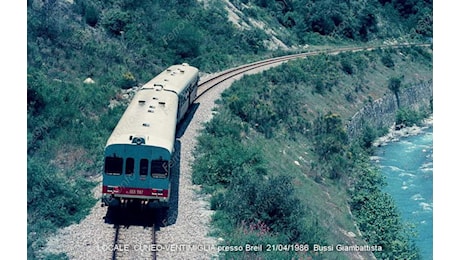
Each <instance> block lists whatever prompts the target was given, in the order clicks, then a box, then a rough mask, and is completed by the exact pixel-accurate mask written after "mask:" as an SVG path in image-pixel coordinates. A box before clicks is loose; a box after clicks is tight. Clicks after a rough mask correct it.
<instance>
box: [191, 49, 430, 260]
mask: <svg viewBox="0 0 460 260" xmlns="http://www.w3.org/2000/svg"><path fill="white" fill-rule="evenodd" d="M430 51H431V50H430V49H428V48H426V49H425V48H418V47H416V48H403V49H398V50H392V51H389V50H375V51H371V52H362V53H359V52H357V53H342V54H338V55H334V56H330V55H319V56H315V57H308V58H306V59H303V60H297V61H292V62H289V63H287V64H284V65H281V66H279V67H276V68H274V69H271V70H269V71H266V72H263V73H261V74H257V75H251V76H245V77H243V78H242V79H241V80H239V81H237V82H235V83H234V84H233V85H232V87H231V88H230V89H228V90H226V91H224V93H223V94H222V98H221V100H219V101H218V102H217V103H218V107H217V108H216V111H215V115H214V117H213V119H212V120H211V121H209V122H208V123H206V124H205V127H204V130H203V131H202V133H201V136H200V137H199V139H198V146H197V148H196V150H195V156H196V159H195V161H194V164H193V181H194V183H196V184H200V185H201V186H202V188H203V191H204V192H206V193H209V194H211V195H212V198H211V208H212V209H213V210H215V211H216V212H215V214H214V217H213V224H214V226H215V231H214V234H213V235H215V236H217V237H219V238H222V240H221V244H222V245H242V246H244V245H245V244H262V245H264V246H266V245H270V244H273V243H274V244H296V245H310V247H313V246H314V245H336V244H343V243H345V241H348V242H349V243H351V244H361V245H365V244H369V245H379V246H381V247H382V251H376V252H374V255H375V256H376V257H377V258H378V259H418V249H417V248H416V247H415V245H414V243H413V242H412V238H413V236H414V234H413V231H412V229H411V228H410V224H408V223H404V222H402V220H401V219H400V216H399V212H398V209H397V208H396V206H395V204H394V202H393V200H392V198H391V197H390V196H389V195H388V194H386V193H384V192H383V191H382V187H383V185H385V180H384V179H383V177H382V175H381V174H380V172H379V171H378V170H377V169H376V168H374V167H373V166H372V165H371V163H370V162H369V156H370V155H371V154H372V145H371V144H372V141H373V140H374V139H375V138H376V137H377V136H378V135H380V134H382V133H383V132H384V131H385V129H373V128H371V127H367V128H366V129H365V131H364V132H363V133H362V135H361V138H359V139H358V140H350V139H349V138H348V136H347V134H346V131H345V123H346V120H347V118H350V117H351V116H352V115H353V113H354V112H353V111H357V110H358V109H359V107H360V106H362V105H363V104H365V103H366V102H369V98H371V99H374V98H378V97H379V96H383V95H393V93H392V92H391V90H390V89H389V88H388V84H390V83H389V82H390V79H391V77H392V76H393V75H395V74H396V73H403V74H404V75H405V77H404V79H403V80H401V83H400V87H401V88H404V87H405V86H409V85H412V84H415V83H416V82H420V81H424V80H426V81H428V80H430V79H431V62H430V60H429V59H427V58H426V57H429V56H427V53H430ZM422 53H423V54H422ZM383 56H389V57H390V58H391V59H392V61H393V62H394V68H398V72H396V70H395V69H394V68H388V67H387V66H386V65H385V64H384V62H383V61H382V59H381V57H383ZM401 57H402V58H401ZM424 57H425V58H424ZM399 69H401V70H399ZM421 75H422V76H421ZM411 82H412V83H411ZM318 85H321V86H323V87H321V88H318ZM427 113H430V108H426V109H424V110H421V111H410V110H408V109H405V108H402V109H401V110H400V112H399V113H398V116H397V118H398V119H396V118H395V121H396V120H406V121H407V120H409V119H410V118H412V117H415V115H426V114H427ZM409 115H411V116H409ZM400 118H404V119H400ZM340 230H346V231H349V232H352V233H354V234H355V235H356V236H354V237H353V238H350V237H348V236H347V235H344V232H342V231H340ZM358 230H359V231H358ZM359 232H361V233H360V234H361V235H357V234H359ZM345 233H346V232H345ZM350 241H352V242H350ZM310 249H312V248H310ZM306 256H309V257H313V258H315V259H322V258H326V259H331V258H332V259H335V258H339V259H341V258H347V257H346V255H345V253H344V252H342V253H340V252H336V251H335V252H324V251H317V252H314V251H311V250H310V251H309V252H244V253H241V252H228V253H226V254H225V255H224V256H223V257H225V258H229V259H250V258H261V259H292V258H299V257H306Z"/></svg>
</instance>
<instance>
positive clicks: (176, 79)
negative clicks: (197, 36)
mask: <svg viewBox="0 0 460 260" xmlns="http://www.w3.org/2000/svg"><path fill="white" fill-rule="evenodd" d="M197 80H198V69H197V68H195V67H193V66H190V65H188V64H187V63H182V64H180V65H172V66H170V67H169V68H167V69H166V70H164V71H163V72H161V73H160V74H158V75H157V76H156V77H154V78H153V79H151V80H150V81H149V82H147V83H146V84H145V85H144V86H142V88H154V87H155V86H163V87H164V89H165V90H169V91H173V92H175V93H176V94H179V93H181V92H182V91H183V90H184V88H186V87H187V86H188V85H190V84H191V83H194V82H195V81H197Z"/></svg>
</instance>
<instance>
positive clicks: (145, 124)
mask: <svg viewBox="0 0 460 260" xmlns="http://www.w3.org/2000/svg"><path fill="white" fill-rule="evenodd" d="M142 126H145V127H149V126H150V124H149V123H142Z"/></svg>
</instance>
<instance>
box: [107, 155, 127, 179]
mask: <svg viewBox="0 0 460 260" xmlns="http://www.w3.org/2000/svg"><path fill="white" fill-rule="evenodd" d="M104 171H105V173H106V174H110V175H120V174H121V173H122V172H123V158H120V157H105V164H104Z"/></svg>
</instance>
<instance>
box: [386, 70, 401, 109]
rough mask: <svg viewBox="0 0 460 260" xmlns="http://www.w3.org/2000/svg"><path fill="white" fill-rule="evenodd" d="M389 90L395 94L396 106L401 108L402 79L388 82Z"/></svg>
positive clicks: (393, 78) (392, 79)
mask: <svg viewBox="0 0 460 260" xmlns="http://www.w3.org/2000/svg"><path fill="white" fill-rule="evenodd" d="M388 88H389V89H390V90H391V91H392V92H393V93H394V94H395V97H396V104H397V105H398V108H399V92H400V90H401V78H396V77H392V78H390V80H389V82H388Z"/></svg>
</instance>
